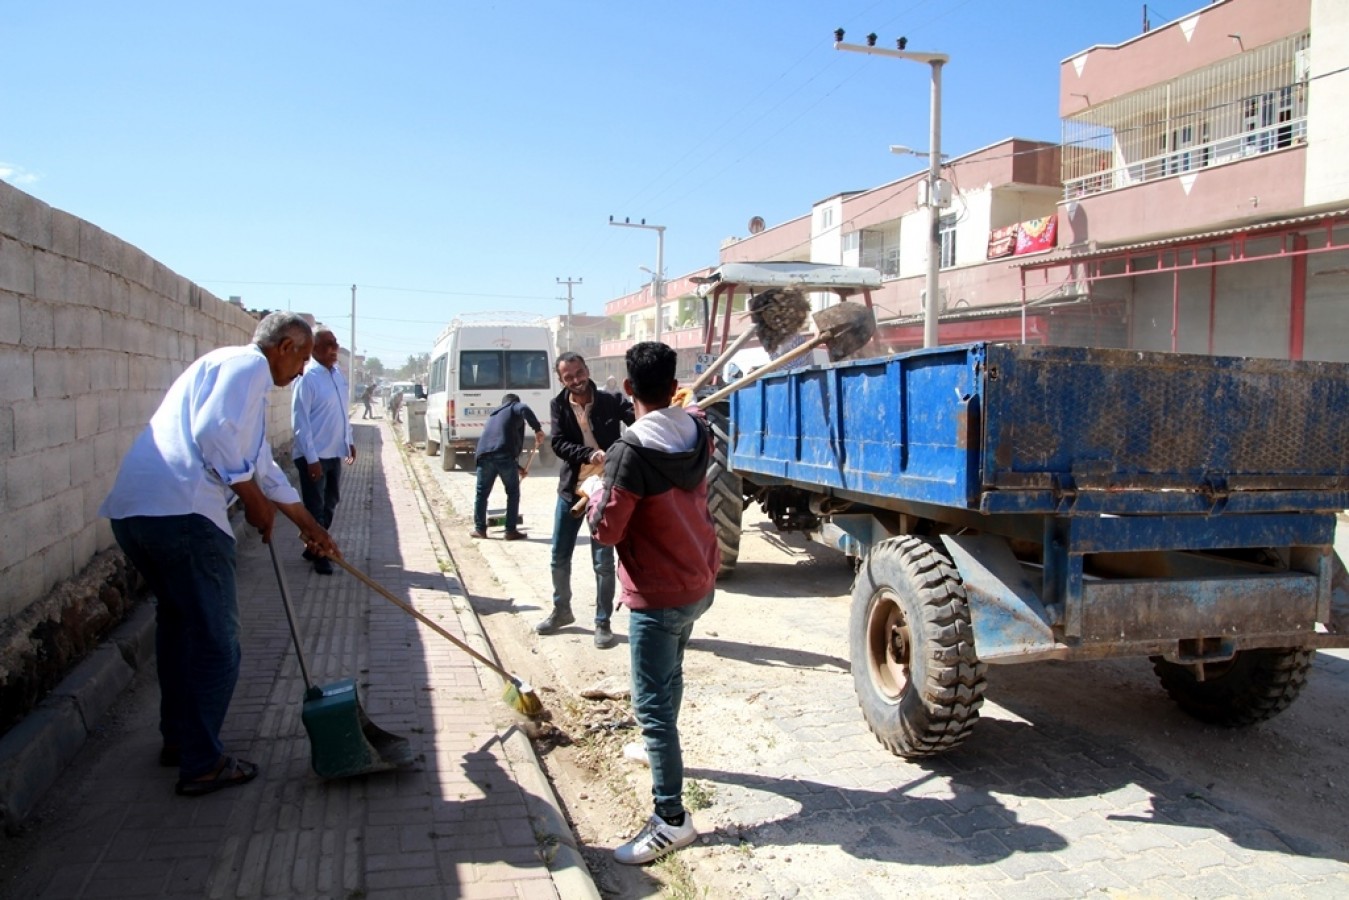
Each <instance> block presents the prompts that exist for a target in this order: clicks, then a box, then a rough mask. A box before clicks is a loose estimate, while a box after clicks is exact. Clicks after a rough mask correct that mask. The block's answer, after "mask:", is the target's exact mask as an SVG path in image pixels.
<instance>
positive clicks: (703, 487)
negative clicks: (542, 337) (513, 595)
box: [581, 341, 721, 865]
mask: <svg viewBox="0 0 1349 900" xmlns="http://www.w3.org/2000/svg"><path fill="white" fill-rule="evenodd" d="M626 360H627V366H628V379H627V382H626V383H625V385H624V387H625V389H626V390H627V392H628V393H629V394H631V395H632V398H633V402H634V404H635V405H636V422H635V423H634V424H633V425H632V426H631V427H630V428H628V430H627V431H626V432H625V433H624V435H623V436H622V437H620V438H619V439H618V440H617V441H615V442H614V444H613V445H612V446H611V447H610V448H609V451H608V453H607V454H606V455H605V460H604V475H603V477H601V476H598V475H592V476H590V477H589V478H587V479H586V481H585V483H584V484H582V486H581V491H582V493H584V494H586V495H587V496H589V497H590V501H589V504H588V505H587V515H586V518H587V520H588V521H589V522H590V528H591V534H592V535H593V538H592V539H593V540H595V541H597V542H598V543H600V544H604V545H608V546H615V547H616V548H617V550H618V578H619V581H620V582H621V583H622V586H623V592H622V598H621V601H622V603H623V605H624V606H626V607H628V610H629V611H630V613H631V615H630V616H629V623H630V624H629V632H628V648H629V651H630V654H631V658H632V705H633V711H634V712H635V713H636V716H637V723H638V724H639V725H640V726H641V727H642V739H643V741H644V742H645V748H644V749H645V751H646V754H645V755H646V759H647V761H648V763H649V764H650V766H651V795H652V798H653V800H654V805H655V811H654V813H653V814H652V816H651V818H650V819H648V820H647V823H646V824H645V825H644V826H643V827H642V829H641V831H639V832H638V833H637V836H636V837H634V838H633V839H632V840H631V841H628V842H627V843H626V844H624V845H622V846H621V847H619V848H618V849H617V850H615V851H614V858H615V859H616V860H618V861H619V862H620V863H625V864H627V865H641V864H642V863H648V862H651V861H652V860H654V859H656V858H658V857H660V856H663V855H665V854H666V853H669V852H670V851H671V850H678V849H679V848H680V847H684V846H687V845H688V844H691V843H692V842H693V839H694V838H696V837H697V836H698V830H697V829H696V828H694V826H693V819H692V817H691V816H690V815H689V814H688V812H686V811H685V809H684V802H683V799H682V798H683V793H684V759H683V754H682V751H681V749H680V745H679V707H680V704H681V701H682V700H683V695H684V648H685V647H686V646H687V645H688V642H689V638H690V636H691V635H692V634H693V623H694V622H695V621H697V619H698V617H699V616H701V615H702V614H703V613H705V612H707V610H708V609H709V608H710V607H711V605H712V597H713V593H714V587H715V584H716V578H717V569H718V568H719V567H720V565H721V554H720V551H719V550H718V549H717V533H716V528H715V526H714V525H713V524H712V516H711V514H710V513H709V512H708V510H707V464H708V461H709V459H710V458H711V455H712V438H711V431H710V430H709V429H708V427H707V422H706V420H705V419H704V418H703V415H702V413H701V412H700V411H699V410H698V409H697V407H688V408H685V407H682V406H678V405H672V404H671V400H672V398H673V397H674V395H675V391H676V389H677V388H678V387H679V383H678V382H677V381H676V380H675V366H676V363H677V360H678V357H677V356H676V354H675V351H674V350H673V349H672V348H670V347H668V346H666V345H665V344H662V343H660V342H658V341H645V342H643V343H640V344H635V345H633V346H632V347H631V348H629V350H628V352H627V357H626ZM625 755H626V753H625Z"/></svg>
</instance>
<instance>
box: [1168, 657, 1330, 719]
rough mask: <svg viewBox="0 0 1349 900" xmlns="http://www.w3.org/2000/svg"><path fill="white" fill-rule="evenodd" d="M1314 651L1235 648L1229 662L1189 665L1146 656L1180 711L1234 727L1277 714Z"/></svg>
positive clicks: (1296, 689)
mask: <svg viewBox="0 0 1349 900" xmlns="http://www.w3.org/2000/svg"><path fill="white" fill-rule="evenodd" d="M1313 656H1314V651H1311V650H1294V649H1289V648H1283V647H1276V648H1272V649H1260V650H1240V651H1238V652H1237V654H1236V655H1235V656H1234V657H1232V658H1231V659H1229V660H1225V661H1223V662H1219V663H1206V664H1203V663H1201V664H1200V666H1201V667H1202V669H1201V670H1202V673H1203V680H1202V681H1201V680H1200V679H1199V677H1198V673H1196V671H1195V667H1194V666H1191V665H1182V664H1181V663H1173V662H1168V661H1167V660H1165V659H1163V658H1162V657H1160V656H1154V657H1152V670H1153V671H1154V672H1156V673H1157V677H1158V678H1160V679H1161V682H1162V687H1164V688H1166V692H1167V693H1168V694H1170V695H1171V699H1172V700H1174V701H1176V703H1178V704H1179V705H1180V708H1181V709H1183V710H1185V712H1187V713H1189V714H1190V715H1192V716H1194V717H1195V718H1196V719H1199V720H1201V721H1204V722H1208V723H1210V724H1213V725H1223V726H1226V727H1228V728H1239V727H1242V726H1244V725H1254V724H1255V723H1256V722H1263V721H1265V720H1266V719H1270V718H1273V717H1274V716H1276V715H1278V714H1279V713H1281V712H1283V711H1284V710H1285V709H1287V708H1288V706H1289V705H1290V704H1291V703H1292V702H1293V701H1294V700H1296V699H1297V695H1298V694H1299V693H1300V692H1301V691H1302V686H1303V685H1305V684H1306V683H1307V673H1308V672H1310V671H1311V667H1312V659H1313Z"/></svg>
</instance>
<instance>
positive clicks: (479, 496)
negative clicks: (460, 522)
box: [440, 449, 520, 534]
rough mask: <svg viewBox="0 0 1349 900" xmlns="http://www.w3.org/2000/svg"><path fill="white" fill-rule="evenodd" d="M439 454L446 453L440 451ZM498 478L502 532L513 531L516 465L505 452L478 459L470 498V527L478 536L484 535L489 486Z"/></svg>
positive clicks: (517, 509)
mask: <svg viewBox="0 0 1349 900" xmlns="http://www.w3.org/2000/svg"><path fill="white" fill-rule="evenodd" d="M440 452H441V453H444V452H446V451H445V450H444V449H442V450H441V451H440ZM498 478H500V479H501V486H502V487H504V488H505V489H506V530H507V531H514V530H515V525H516V522H517V521H518V520H519V518H520V463H519V462H518V461H517V460H516V459H515V457H513V456H510V455H508V454H506V453H498V454H492V453H489V454H487V455H486V456H479V457H478V484H477V491H476V493H475V494H474V496H473V527H474V529H475V530H477V531H478V532H480V533H482V534H486V533H487V498H488V497H489V496H491V494H492V486H493V485H494V484H496V480H497V479H498Z"/></svg>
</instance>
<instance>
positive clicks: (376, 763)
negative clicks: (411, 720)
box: [300, 678, 413, 778]
mask: <svg viewBox="0 0 1349 900" xmlns="http://www.w3.org/2000/svg"><path fill="white" fill-rule="evenodd" d="M300 718H301V720H303V722H304V728H305V731H306V732H307V733H308V734H309V747H310V751H311V753H310V761H311V764H312V766H313V768H314V773H315V774H316V775H318V776H319V777H320V778H349V777H351V776H353V775H364V774H366V773H369V772H382V771H384V770H386V769H392V768H396V767H398V766H405V765H408V764H409V763H411V762H412V760H413V754H412V747H411V745H409V744H408V742H407V739H406V738H401V737H399V736H398V735H395V734H390V733H389V732H387V731H385V730H384V729H382V728H380V727H378V726H377V725H375V724H374V723H373V722H371V721H370V719H369V718H368V717H367V716H366V714H365V710H364V709H362V708H361V701H360V697H359V696H358V695H357V692H356V682H355V681H354V680H353V679H350V678H347V679H343V680H342V681H335V682H333V683H332V684H325V685H321V686H316V687H314V688H312V689H311V690H310V693H309V694H308V695H307V696H306V697H305V701H304V708H303V709H302V711H301V713H300Z"/></svg>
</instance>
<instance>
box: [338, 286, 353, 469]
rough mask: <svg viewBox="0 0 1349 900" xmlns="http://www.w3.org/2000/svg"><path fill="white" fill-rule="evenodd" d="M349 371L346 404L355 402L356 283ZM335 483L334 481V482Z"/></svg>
mask: <svg viewBox="0 0 1349 900" xmlns="http://www.w3.org/2000/svg"><path fill="white" fill-rule="evenodd" d="M350 368H351V371H350V372H348V373H347V406H350V405H351V404H353V403H355V402H356V285H354V284H353V285H352V286H351V366H350ZM334 483H335V482H334Z"/></svg>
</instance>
